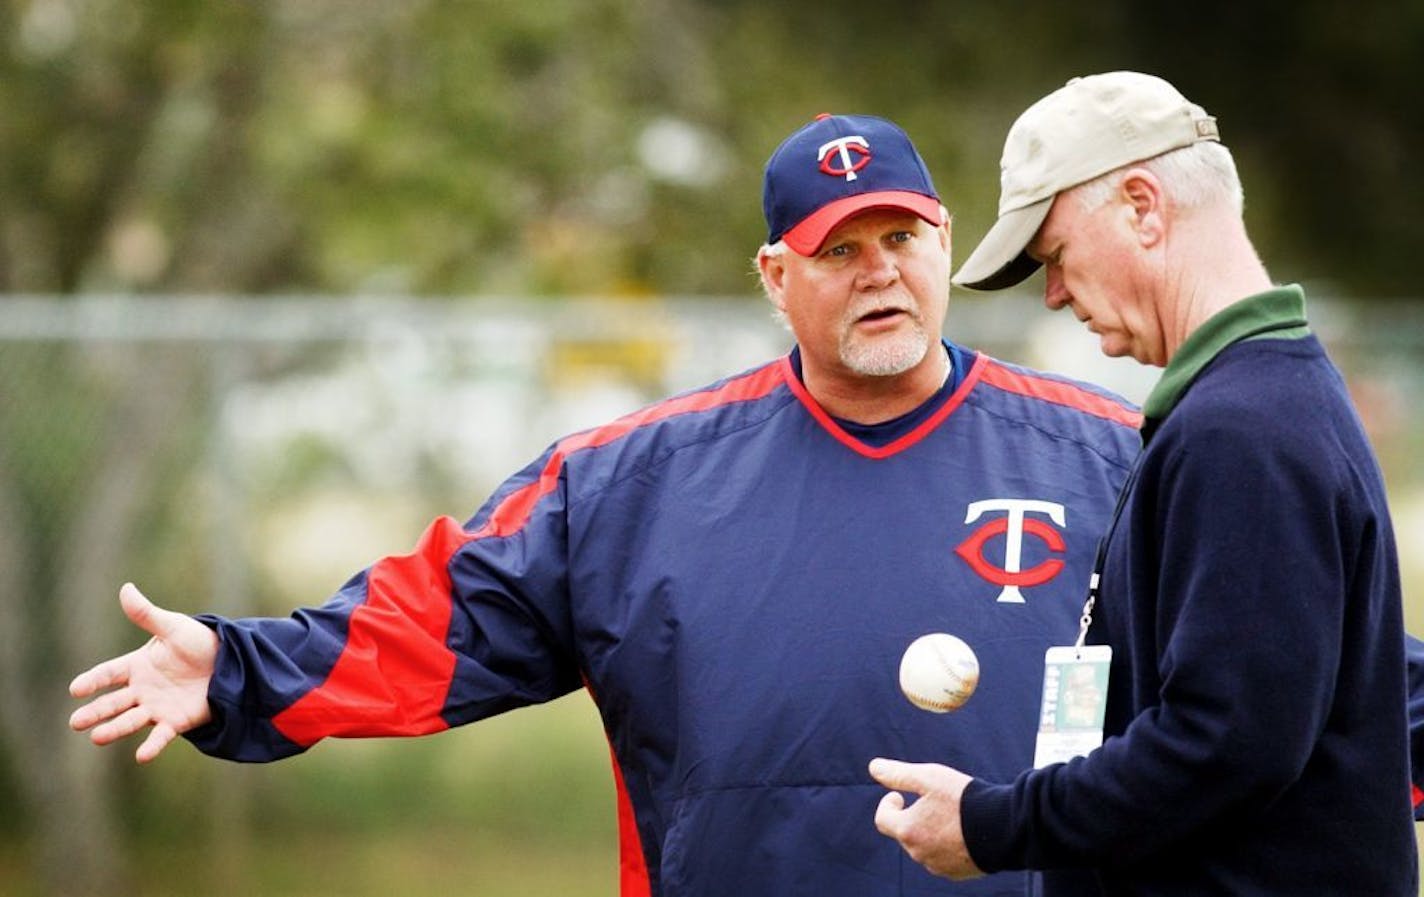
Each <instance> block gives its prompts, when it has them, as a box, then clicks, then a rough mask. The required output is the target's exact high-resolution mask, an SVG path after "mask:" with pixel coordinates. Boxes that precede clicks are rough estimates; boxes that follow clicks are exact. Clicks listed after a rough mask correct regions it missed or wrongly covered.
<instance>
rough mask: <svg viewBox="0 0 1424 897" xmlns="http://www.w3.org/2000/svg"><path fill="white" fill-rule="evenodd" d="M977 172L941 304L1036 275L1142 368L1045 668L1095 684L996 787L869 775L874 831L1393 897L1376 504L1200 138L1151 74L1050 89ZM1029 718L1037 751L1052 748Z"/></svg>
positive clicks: (1406, 803)
mask: <svg viewBox="0 0 1424 897" xmlns="http://www.w3.org/2000/svg"><path fill="white" fill-rule="evenodd" d="M1002 165H1003V191H1002V198H1001V202H1000V209H999V219H998V222H997V223H996V224H995V225H994V227H993V229H992V230H991V231H990V232H989V234H988V235H987V236H986V237H985V238H984V240H983V242H982V243H981V244H980V245H979V247H978V248H977V249H976V250H975V251H974V253H973V254H972V255H971V256H970V258H969V259H968V260H967V261H966V262H965V264H964V266H963V267H962V268H961V269H960V271H959V273H958V275H957V276H956V277H955V278H954V282H955V283H958V284H960V285H963V286H967V287H970V288H974V289H988V290H992V289H1001V288H1004V287H1007V286H1011V285H1013V284H1016V283H1019V282H1020V281H1022V280H1023V279H1024V278H1026V277H1027V276H1029V275H1030V274H1031V273H1032V272H1033V271H1034V270H1036V269H1037V268H1038V267H1040V266H1042V267H1043V268H1044V270H1045V275H1046V285H1045V294H1044V299H1045V302H1046V303H1047V305H1048V306H1049V308H1051V309H1055V310H1056V309H1060V308H1071V309H1072V310H1073V313H1074V314H1075V315H1076V316H1077V317H1078V318H1079V319H1080V320H1082V321H1083V322H1084V323H1085V324H1086V325H1087V326H1088V328H1089V329H1090V330H1091V331H1092V332H1094V333H1096V334H1097V335H1098V337H1099V339H1100V340H1101V342H1102V349H1103V351H1104V352H1105V353H1106V354H1108V355H1131V356H1132V357H1134V358H1136V359H1137V360H1139V361H1141V362H1144V363H1147V364H1153V365H1158V366H1164V367H1165V369H1166V370H1165V371H1164V373H1163V376H1162V379H1161V381H1160V382H1159V383H1158V385H1157V387H1156V388H1155V389H1154V391H1153V392H1152V394H1151V395H1150V396H1149V398H1148V400H1147V403H1146V406H1145V408H1144V409H1143V411H1144V417H1145V421H1144V424H1143V428H1142V438H1143V446H1144V447H1143V452H1142V454H1141V456H1140V457H1139V460H1138V463H1137V466H1136V468H1135V469H1134V472H1133V474H1132V475H1131V476H1130V477H1129V480H1128V484H1127V486H1126V487H1125V489H1124V493H1123V497H1122V501H1121V504H1120V506H1119V512H1118V514H1117V516H1116V518H1115V520H1114V521H1113V523H1112V524H1110V526H1109V529H1108V535H1107V537H1106V539H1105V542H1104V547H1103V549H1102V550H1101V551H1100V552H1099V557H1100V560H1099V562H1098V564H1097V565H1096V569H1095V574H1094V577H1093V580H1094V591H1093V593H1092V595H1091V597H1090V599H1089V603H1088V607H1087V608H1086V612H1085V620H1084V630H1085V636H1086V638H1080V639H1079V644H1078V645H1077V646H1067V647H1065V648H1064V649H1063V650H1065V651H1067V652H1068V655H1067V657H1068V660H1067V662H1070V663H1071V662H1076V663H1088V662H1090V661H1091V660H1092V659H1095V658H1096V659H1098V660H1099V662H1101V663H1104V664H1110V669H1111V676H1110V685H1109V688H1108V694H1107V697H1106V702H1105V705H1103V707H1102V714H1103V717H1102V718H1103V721H1104V722H1103V726H1102V729H1101V731H1100V732H1099V733H1096V734H1097V735H1098V736H1099V738H1100V745H1101V746H1099V747H1097V748H1096V749H1095V750H1088V751H1087V752H1086V753H1085V754H1083V753H1081V752H1075V751H1062V750H1060V751H1059V753H1058V755H1057V756H1056V757H1055V756H1054V755H1053V752H1052V751H1048V752H1047V754H1048V759H1047V760H1045V761H1043V762H1038V761H1036V765H1037V766H1038V768H1036V769H1034V770H1030V771H1028V772H1026V773H1023V774H1021V775H1019V776H1018V777H1017V778H1016V779H1014V781H1012V782H1011V783H1009V784H995V783H991V782H988V781H984V780H980V779H972V778H971V777H970V776H968V775H965V774H964V773H961V772H958V771H956V770H952V769H949V768H948V767H944V766H938V765H909V764H903V763H898V762H895V761H889V760H875V761H873V762H872V764H871V773H872V775H874V776H875V777H876V778H877V779H878V780H879V781H880V782H881V783H882V784H883V785H885V786H886V787H887V788H891V789H895V790H894V791H892V792H891V793H890V794H887V795H885V797H884V798H883V800H882V801H881V804H880V806H879V808H878V810H877V813H876V824H877V826H878V827H879V828H880V830H881V831H882V832H884V833H885V834H887V835H889V836H891V837H893V838H895V839H897V840H898V841H899V842H900V843H901V844H902V845H903V846H904V848H905V849H906V850H907V851H908V852H909V854H910V855H911V856H912V857H913V858H914V859H916V860H918V861H920V862H921V863H923V864H924V865H925V866H927V867H928V868H929V869H930V870H931V871H933V872H936V873H939V874H942V875H946V876H949V877H953V878H961V877H972V876H974V875H976V874H979V873H980V872H981V870H982V871H995V870H1001V869H1013V868H1045V869H1046V868H1059V867H1074V866H1076V867H1082V866H1089V867H1093V868H1094V869H1095V870H1096V871H1097V874H1098V877H1099V880H1100V882H1101V884H1102V886H1103V889H1104V891H1105V893H1107V894H1111V895H1117V894H1152V895H1192V897H1201V895H1227V894H1230V895H1243V894H1250V895H1255V894H1273V895H1286V894H1290V895H1300V894H1310V895H1316V897H1318V895H1361V894H1369V895H1372V897H1381V895H1399V897H1403V895H1409V897H1414V895H1416V894H1417V893H1418V884H1417V866H1416V857H1415V852H1416V848H1415V836H1414V829H1413V826H1412V824H1411V818H1410V817H1411V801H1410V787H1411V786H1410V758H1409V756H1408V750H1407V732H1406V718H1405V712H1404V707H1405V703H1406V695H1405V689H1406V677H1405V658H1404V645H1405V639H1404V633H1403V623H1402V612H1401V606H1400V585H1399V574H1398V565H1397V559H1396V554H1395V544H1394V538H1393V534H1392V530H1391V524H1390V517H1389V512H1388V508H1387V507H1386V502H1385V491H1384V486H1383V484H1382V482H1381V478H1380V474H1379V469H1378V466H1377V464H1376V462H1375V458H1374V455H1373V451H1372V449H1371V447H1370V445H1369V443H1368V441H1367V439H1366V437H1365V434H1364V431H1363V429H1362V427H1361V426H1360V423H1359V420H1358V418H1357V416H1356V414H1355V412H1354V409H1353V407H1352V406H1351V402H1350V399H1349V396H1348V395H1347V393H1346V390H1345V386H1344V383H1343V380H1342V378H1341V376H1340V374H1339V372H1338V371H1337V370H1336V369H1335V367H1334V366H1333V365H1332V364H1331V362H1330V360H1329V359H1328V358H1327V357H1326V354H1325V352H1324V350H1323V348H1322V347H1321V344H1320V343H1319V341H1318V340H1317V339H1316V338H1315V337H1314V336H1313V335H1312V334H1311V332H1310V329H1309V327H1308V325H1307V323H1306V318H1305V306H1304V295H1303V293H1302V291H1301V289H1300V288H1299V287H1298V286H1283V287H1277V286H1274V285H1273V284H1272V281H1271V279H1270V277H1269V275H1268V274H1267V272H1266V269H1265V268H1264V267H1263V266H1262V264H1261V262H1260V260H1259V259H1258V257H1257V255H1256V252H1255V250H1254V248H1253V247H1252V245H1251V242H1250V240H1249V238H1248V237H1247V234H1246V229H1245V227H1244V225H1243V222H1242V217H1241V207H1242V200H1241V187H1240V184H1239V181H1238V180H1237V176H1236V170H1235V166H1234V163H1233V161H1232V158H1231V155H1230V153H1229V152H1228V151H1227V150H1226V148H1225V147H1223V146H1222V145H1221V144H1220V142H1219V140H1218V133H1217V127H1216V122H1215V120H1214V119H1213V118H1212V117H1211V116H1209V115H1207V114H1206V113H1205V112H1204V111H1203V109H1202V108H1201V107H1200V106H1198V105H1196V104H1194V103H1191V102H1189V101H1188V100H1187V99H1186V98H1185V97H1183V96H1182V95H1181V94H1180V93H1178V92H1177V90H1176V89H1175V88H1173V87H1172V86H1171V85H1170V84H1168V83H1167V82H1165V81H1162V80H1161V79H1159V78H1154V77H1151V76H1148V75H1142V74H1137V73H1133V72H1113V73H1109V74H1103V75H1095V76H1092V77H1087V78H1077V79H1074V80H1072V81H1070V82H1069V83H1068V84H1067V85H1066V86H1065V87H1063V88H1061V89H1059V90H1057V91H1055V92H1054V93H1052V94H1050V95H1049V96H1047V97H1045V98H1044V99H1042V100H1040V101H1039V102H1038V103H1035V104H1034V105H1033V106H1031V107H1030V108H1029V109H1028V110H1027V111H1026V112H1024V114H1023V115H1022V116H1020V117H1019V119H1018V121H1017V122H1016V123H1015V124H1014V126H1013V128H1012V130H1011V131H1010V132H1009V136H1008V139H1007V141H1006V143H1005V147H1004V154H1003V163H1002ZM1099 586H1100V588H1101V592H1100V594H1099V593H1098V591H1097V589H1098V587H1099ZM1052 650H1053V649H1050V651H1052ZM1061 656H1063V655H1060V657H1061ZM990 674H991V672H990V671H988V670H986V671H985V676H986V678H987V677H988V676H989V675H990ZM1050 678H1051V679H1052V680H1053V681H1054V682H1060V683H1061V682H1066V681H1068V677H1067V676H1066V675H1063V676H1061V678H1060V671H1059V670H1058V669H1057V668H1055V669H1053V670H1050ZM1060 691H1061V688H1060ZM1057 693H1058V692H1054V694H1057ZM1047 702H1048V698H1045V712H1044V713H1043V715H1042V720H1043V722H1042V726H1041V729H1042V731H1041V732H1040V735H1039V745H1040V748H1043V747H1044V745H1049V746H1050V747H1052V746H1053V745H1055V744H1056V745H1058V747H1059V748H1061V747H1062V742H1061V740H1060V741H1057V742H1055V741H1054V740H1053V739H1055V738H1060V739H1061V736H1062V733H1060V732H1055V731H1052V729H1053V720H1054V719H1055V717H1054V715H1053V714H1051V713H1049V712H1048V710H1049V708H1048V706H1047ZM1090 747H1091V744H1090ZM1073 753H1080V755H1079V756H1076V757H1074V756H1072V754H1073ZM1043 755H1044V752H1043V751H1042V750H1041V751H1040V756H1043ZM1070 758H1071V759H1070ZM1055 759H1056V760H1066V762H1052V761H1053V760H1055ZM899 791H907V792H913V793H916V794H919V795H921V797H920V798H919V799H918V800H916V801H914V803H912V804H910V805H909V806H906V801H905V799H904V798H903V797H902V795H901V794H900V793H898V792H899ZM1416 793H1418V792H1417V790H1416Z"/></svg>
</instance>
